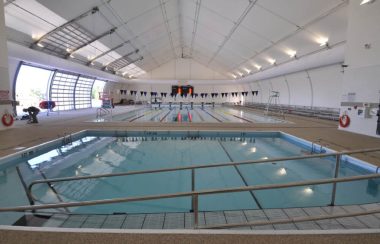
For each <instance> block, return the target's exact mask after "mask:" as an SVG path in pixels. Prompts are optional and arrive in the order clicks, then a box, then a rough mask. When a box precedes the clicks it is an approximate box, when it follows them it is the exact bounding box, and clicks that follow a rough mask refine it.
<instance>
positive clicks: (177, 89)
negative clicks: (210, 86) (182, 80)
mask: <svg viewBox="0 0 380 244" xmlns="http://www.w3.org/2000/svg"><path fill="white" fill-rule="evenodd" d="M172 94H178V95H184V94H187V95H193V94H194V87H193V86H189V85H187V86H172Z"/></svg>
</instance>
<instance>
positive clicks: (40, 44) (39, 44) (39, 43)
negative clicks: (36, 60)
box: [37, 42, 45, 47]
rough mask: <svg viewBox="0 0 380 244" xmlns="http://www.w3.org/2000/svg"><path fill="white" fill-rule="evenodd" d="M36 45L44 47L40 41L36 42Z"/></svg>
mask: <svg viewBox="0 0 380 244" xmlns="http://www.w3.org/2000/svg"><path fill="white" fill-rule="evenodd" d="M37 46H39V47H45V46H44V44H42V43H41V42H38V43H37Z"/></svg>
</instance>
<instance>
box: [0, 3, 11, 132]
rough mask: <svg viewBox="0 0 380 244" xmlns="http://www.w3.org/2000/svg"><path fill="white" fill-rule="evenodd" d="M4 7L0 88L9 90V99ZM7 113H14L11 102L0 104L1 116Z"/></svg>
mask: <svg viewBox="0 0 380 244" xmlns="http://www.w3.org/2000/svg"><path fill="white" fill-rule="evenodd" d="M6 36H7V35H6V32H5V20H4V8H3V6H1V7H0V90H2V91H9V99H10V98H11V96H12V93H11V92H12V91H11V86H10V82H9V72H8V49H7V42H6ZM5 113H12V106H11V105H9V104H3V105H1V104H0V117H2V116H3V115H4V114H5ZM5 128H7V127H5V126H4V125H3V123H0V130H2V129H5Z"/></svg>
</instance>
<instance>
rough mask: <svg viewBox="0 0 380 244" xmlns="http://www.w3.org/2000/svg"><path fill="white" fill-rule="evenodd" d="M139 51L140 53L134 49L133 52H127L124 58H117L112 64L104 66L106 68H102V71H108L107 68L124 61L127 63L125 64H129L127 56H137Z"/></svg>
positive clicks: (129, 60)
mask: <svg viewBox="0 0 380 244" xmlns="http://www.w3.org/2000/svg"><path fill="white" fill-rule="evenodd" d="M139 51H140V50H139V49H136V50H134V51H132V52H129V53H127V54H125V55H124V56H122V57H120V58H118V59H116V60H114V61H112V62H111V63H109V64H108V65H106V66H105V67H104V68H103V70H109V67H112V66H114V65H116V64H117V63H122V61H124V60H126V61H127V62H126V63H128V64H130V62H131V59H130V58H129V56H131V55H133V54H137V53H138V52H139ZM124 63H125V62H124ZM125 66H127V65H125ZM125 66H123V67H125ZM116 70H119V68H117V69H116ZM116 70H115V71H116Z"/></svg>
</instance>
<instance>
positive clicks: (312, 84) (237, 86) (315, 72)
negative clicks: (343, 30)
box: [107, 64, 343, 108]
mask: <svg viewBox="0 0 380 244" xmlns="http://www.w3.org/2000/svg"><path fill="white" fill-rule="evenodd" d="M186 84H189V85H193V86H194V92H195V93H198V94H200V93H212V92H215V93H219V95H218V97H217V98H214V99H212V98H211V97H210V95H208V97H207V98H206V99H202V98H201V97H198V98H197V99H191V98H190V97H188V98H180V97H177V98H176V101H194V102H202V101H203V102H211V101H214V102H216V103H222V102H238V101H244V102H255V103H267V102H268V97H269V95H270V91H279V92H280V103H281V104H286V105H300V106H308V107H310V106H312V107H327V108H339V107H340V99H341V92H340V91H341V89H342V84H343V73H342V68H341V65H338V64H336V65H331V66H326V67H321V68H317V69H311V70H307V71H302V72H297V73H293V74H288V75H286V76H279V77H275V78H271V79H266V80H260V81H256V82H251V83H237V82H236V81H235V82H234V81H231V84H221V85H216V84H191V82H188V83H186ZM172 85H178V82H175V81H173V82H172V83H167V84H155V83H154V81H151V83H150V84H147V83H145V84H142V83H140V84H139V83H133V84H123V83H109V84H108V88H107V89H110V90H113V91H114V94H115V95H114V98H115V101H116V102H118V101H119V100H120V99H122V98H126V99H133V100H140V101H150V96H146V97H145V96H143V97H141V96H140V91H146V92H148V94H150V92H151V91H152V92H158V93H161V92H166V93H168V96H167V97H166V99H165V98H164V102H169V101H173V99H172V98H171V97H169V94H170V93H171V86H172ZM120 89H122V90H124V89H125V90H128V94H127V95H120V92H119V90H120ZM130 90H135V91H138V94H137V95H138V96H137V97H135V96H133V97H132V96H130V93H129V91H130ZM256 90H257V91H259V94H258V95H257V96H252V93H251V91H256ZM243 91H248V92H249V94H248V96H247V97H242V96H240V95H239V96H238V97H232V96H231V95H230V94H229V96H228V97H227V98H226V97H224V98H222V97H221V95H220V93H222V92H227V93H231V92H243Z"/></svg>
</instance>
